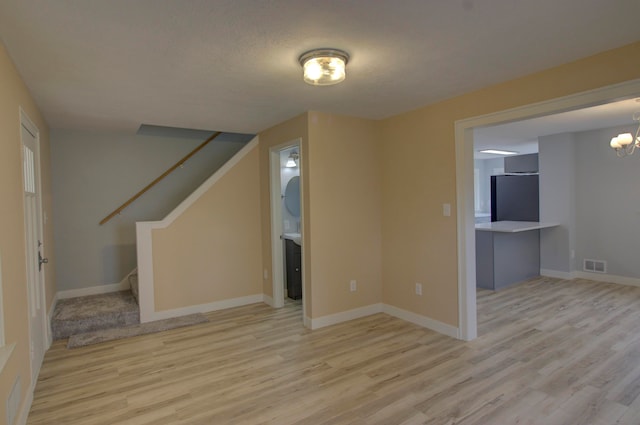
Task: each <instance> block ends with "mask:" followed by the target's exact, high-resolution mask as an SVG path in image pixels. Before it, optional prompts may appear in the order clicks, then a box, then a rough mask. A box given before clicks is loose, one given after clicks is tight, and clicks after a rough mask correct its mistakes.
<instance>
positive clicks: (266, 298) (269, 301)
mask: <svg viewBox="0 0 640 425" xmlns="http://www.w3.org/2000/svg"><path fill="white" fill-rule="evenodd" d="M262 302H263V303H265V304H267V305H268V306H269V307H275V304H274V303H273V297H270V296H269V295H267V294H262Z"/></svg>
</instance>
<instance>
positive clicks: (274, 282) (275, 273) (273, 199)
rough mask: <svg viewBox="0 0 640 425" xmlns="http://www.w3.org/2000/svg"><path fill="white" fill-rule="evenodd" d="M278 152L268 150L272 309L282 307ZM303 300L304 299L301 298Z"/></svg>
mask: <svg viewBox="0 0 640 425" xmlns="http://www.w3.org/2000/svg"><path fill="white" fill-rule="evenodd" d="M280 150H281V148H279V147H277V146H275V147H272V148H271V149H269V192H270V193H269V195H270V196H269V200H270V207H271V293H272V294H273V303H274V304H273V307H275V308H280V307H284V255H283V250H284V247H283V240H282V238H281V235H282V233H283V230H282V197H281V194H282V189H281V176H280V173H281V171H280ZM303 300H304V298H303Z"/></svg>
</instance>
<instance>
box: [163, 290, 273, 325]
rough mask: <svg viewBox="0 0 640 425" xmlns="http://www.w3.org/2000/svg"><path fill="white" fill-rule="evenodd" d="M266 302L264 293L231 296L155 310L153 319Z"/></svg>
mask: <svg viewBox="0 0 640 425" xmlns="http://www.w3.org/2000/svg"><path fill="white" fill-rule="evenodd" d="M261 302H264V295H263V294H256V295H248V296H246V297H239V298H231V299H228V300H222V301H214V302H212V303H206V304H198V305H190V306H188V307H180V308H174V309H171V310H162V311H154V312H153V314H152V315H151V321H154V320H163V319H170V318H172V317H180V316H186V315H188V314H195V313H209V312H212V311H218V310H225V309H227V308H233V307H241V306H243V305H249V304H256V303H261Z"/></svg>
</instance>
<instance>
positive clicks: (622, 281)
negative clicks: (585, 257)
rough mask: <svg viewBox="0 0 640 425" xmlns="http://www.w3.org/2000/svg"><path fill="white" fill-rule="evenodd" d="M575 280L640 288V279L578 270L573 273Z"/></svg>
mask: <svg viewBox="0 0 640 425" xmlns="http://www.w3.org/2000/svg"><path fill="white" fill-rule="evenodd" d="M573 278H574V279H587V280H594V281H596V282H607V283H616V284H618V285H626V286H640V279H638V278H635V277H627V276H618V275H615V274H605V273H589V272H583V271H578V270H577V271H574V272H573Z"/></svg>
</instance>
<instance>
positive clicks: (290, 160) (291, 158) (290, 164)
mask: <svg viewBox="0 0 640 425" xmlns="http://www.w3.org/2000/svg"><path fill="white" fill-rule="evenodd" d="M297 159H298V152H296V151H293V152H291V153H290V154H289V158H288V159H287V163H286V164H285V165H284V166H285V167H287V168H293V167H297V166H298V164H297V163H296V160H297Z"/></svg>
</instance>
